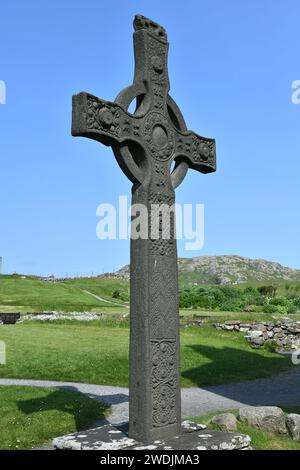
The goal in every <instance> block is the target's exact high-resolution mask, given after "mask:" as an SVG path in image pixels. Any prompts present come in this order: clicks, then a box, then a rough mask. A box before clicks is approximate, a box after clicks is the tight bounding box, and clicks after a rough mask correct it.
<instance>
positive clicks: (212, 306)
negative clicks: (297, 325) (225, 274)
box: [179, 286, 300, 314]
mask: <svg viewBox="0 0 300 470" xmlns="http://www.w3.org/2000/svg"><path fill="white" fill-rule="evenodd" d="M277 290H278V289H277V287H275V286H260V287H258V288H255V287H252V286H247V287H237V286H202V287H192V288H185V289H180V292H179V304H180V307H181V308H204V309H208V310H222V311H225V312H226V311H231V312H240V311H244V312H249V313H252V312H253V313H261V312H264V313H283V314H286V313H296V312H300V293H297V292H296V291H294V290H293V289H288V290H287V291H286V293H285V295H283V294H282V295H276V293H277Z"/></svg>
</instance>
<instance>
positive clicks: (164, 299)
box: [72, 15, 216, 442]
mask: <svg viewBox="0 0 300 470" xmlns="http://www.w3.org/2000/svg"><path fill="white" fill-rule="evenodd" d="M134 30H135V32H134V35H133V36H134V53H135V74H134V81H133V84H132V85H131V86H129V87H128V88H125V89H124V90H122V91H121V92H120V93H119V95H118V96H117V98H116V99H115V101H114V102H110V101H105V100H103V99H100V98H97V97H96V96H93V95H90V94H88V93H79V94H78V95H75V96H73V123H72V135H73V136H83V137H88V138H90V139H94V140H98V141H99V142H101V143H102V144H104V145H107V146H111V147H112V149H113V152H114V154H115V157H116V159H117V162H118V163H119V165H120V167H121V169H122V170H123V172H124V173H125V175H126V176H127V177H128V178H129V179H130V180H131V181H132V183H133V187H132V203H133V204H143V205H144V206H145V207H147V208H148V209H149V211H150V210H151V205H154V204H156V205H159V206H160V205H163V204H164V205H167V207H170V208H171V207H174V202H175V192H174V189H175V188H176V187H177V186H179V184H180V183H181V182H182V181H183V179H184V177H185V175H186V173H187V170H188V168H193V169H194V170H198V171H200V172H201V173H209V172H213V171H215V169H216V148H215V141H214V139H208V138H205V137H201V136H199V135H198V134H196V133H194V132H191V131H188V130H187V128H186V124H185V121H184V118H183V116H182V114H181V112H180V110H179V108H178V106H177V105H176V103H175V102H174V101H173V99H172V98H171V96H170V95H169V88H170V87H169V78H168V66H167V55H168V40H167V34H166V31H165V29H164V28H163V27H161V26H160V25H158V24H157V23H154V22H153V21H152V20H149V19H147V18H145V17H143V16H140V15H137V16H136V17H135V19H134ZM134 99H136V109H135V112H134V113H130V112H128V108H129V106H130V104H131V102H132V101H133V100H134ZM173 161H174V162H175V164H174V168H173V169H172V170H171V163H172V162H173ZM170 220H171V223H170V227H171V228H170V230H169V235H168V236H167V237H164V236H163V235H164V233H163V232H164V231H163V230H162V227H161V220H160V221H159V230H158V237H154V238H153V237H152V238H151V233H150V232H151V230H150V229H151V221H150V228H149V234H150V235H149V238H148V239H143V238H137V239H133V238H131V258H130V271H131V278H130V289H131V305H130V385H129V435H130V437H132V438H135V439H137V440H139V441H143V442H151V441H153V440H156V439H165V438H168V437H172V436H174V435H177V434H179V433H180V428H181V398H180V367H179V353H180V349H179V306H178V275H177V247H176V236H175V220H174V216H173V217H171V218H170Z"/></svg>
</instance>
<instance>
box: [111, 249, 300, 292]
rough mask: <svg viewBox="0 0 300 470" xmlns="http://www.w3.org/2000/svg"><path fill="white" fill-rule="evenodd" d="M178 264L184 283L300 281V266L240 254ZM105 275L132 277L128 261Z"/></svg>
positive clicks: (198, 258)
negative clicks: (296, 267) (285, 264)
mask: <svg viewBox="0 0 300 470" xmlns="http://www.w3.org/2000/svg"><path fill="white" fill-rule="evenodd" d="M178 268H179V278H180V283H181V285H184V284H185V285H188V284H220V285H224V284H240V283H243V282H251V283H252V282H255V283H266V282H274V281H300V270H299V269H291V268H288V267H286V266H282V265H281V264H279V263H274V262H272V261H266V260H263V259H251V258H244V257H243V256H237V255H225V256H197V257H194V258H179V259H178ZM103 276H105V277H107V278H113V279H129V277H130V274H129V265H127V266H124V267H123V268H121V269H120V270H119V271H117V272H115V273H106V274H104V275H103Z"/></svg>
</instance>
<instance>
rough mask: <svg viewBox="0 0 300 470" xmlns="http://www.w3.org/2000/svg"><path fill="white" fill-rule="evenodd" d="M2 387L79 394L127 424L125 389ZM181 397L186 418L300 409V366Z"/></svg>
mask: <svg viewBox="0 0 300 470" xmlns="http://www.w3.org/2000/svg"><path fill="white" fill-rule="evenodd" d="M0 385H31V386H36V387H62V388H64V389H70V390H77V391H79V392H81V393H85V394H86V395H88V396H89V397H91V398H93V399H95V400H101V401H103V402H105V403H107V404H109V405H111V408H112V410H111V414H110V415H109V416H108V418H107V420H108V421H109V422H110V423H112V424H118V423H121V422H124V421H128V389H127V388H124V387H112V386H101V385H91V384H82V383H76V382H74V383H73V382H54V381H44V380H27V379H24V380H22V379H0ZM181 394H182V414H183V417H184V418H186V417H192V416H197V415H202V414H205V413H210V412H215V411H219V410H229V409H234V408H239V407H240V406H242V405H278V406H280V405H289V406H293V405H294V406H295V405H297V406H300V366H299V367H298V366H294V367H293V368H292V369H291V370H290V371H288V372H284V373H282V374H278V375H274V376H272V377H270V378H268V379H258V380H252V381H247V382H240V383H235V384H227V385H217V386H212V387H203V388H183V389H182V392H181Z"/></svg>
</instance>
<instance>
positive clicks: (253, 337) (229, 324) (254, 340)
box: [213, 320, 300, 351]
mask: <svg viewBox="0 0 300 470" xmlns="http://www.w3.org/2000/svg"><path fill="white" fill-rule="evenodd" d="M213 326H214V327H215V328H216V329H217V330H226V331H240V332H242V333H245V338H246V339H247V340H248V341H249V343H250V344H251V346H252V347H260V346H263V345H264V344H265V342H266V341H273V342H274V344H275V346H276V348H277V349H278V350H282V351H286V350H289V351H292V350H297V349H300V321H290V320H280V321H274V322H251V323H244V322H242V321H239V320H227V321H225V322H224V323H214V325H213Z"/></svg>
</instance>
